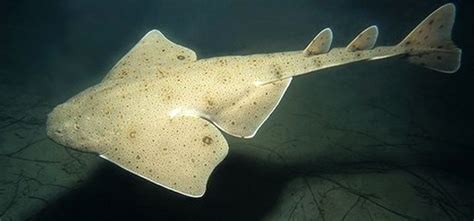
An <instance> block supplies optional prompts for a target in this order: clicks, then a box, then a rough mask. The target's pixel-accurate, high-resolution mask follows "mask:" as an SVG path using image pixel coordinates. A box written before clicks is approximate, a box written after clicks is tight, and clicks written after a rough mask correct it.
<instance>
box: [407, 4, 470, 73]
mask: <svg viewBox="0 0 474 221" xmlns="http://www.w3.org/2000/svg"><path fill="white" fill-rule="evenodd" d="M455 16H456V8H455V6H454V4H446V5H443V6H441V7H440V8H438V9H437V10H436V11H434V12H433V13H431V15H429V16H428V17H427V18H426V19H425V20H423V21H422V22H421V23H420V24H419V25H418V26H417V27H416V28H415V29H414V30H413V31H412V32H411V33H410V34H408V36H407V37H406V38H405V39H404V40H403V41H402V42H401V43H400V44H399V45H398V46H399V47H402V48H405V50H406V51H407V53H408V61H409V62H411V63H414V64H418V65H421V66H424V67H426V68H429V69H433V70H436V71H440V72H444V73H454V72H456V71H457V70H458V69H459V68H460V66H461V49H459V48H458V47H456V45H455V44H454V43H453V41H452V40H451V31H452V28H453V25H454V20H455Z"/></svg>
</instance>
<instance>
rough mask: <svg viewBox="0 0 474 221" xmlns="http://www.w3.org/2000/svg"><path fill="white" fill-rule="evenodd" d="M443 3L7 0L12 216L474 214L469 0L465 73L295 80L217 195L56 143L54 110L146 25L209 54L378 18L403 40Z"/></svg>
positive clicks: (401, 68)
mask: <svg viewBox="0 0 474 221" xmlns="http://www.w3.org/2000/svg"><path fill="white" fill-rule="evenodd" d="M443 3H446V2H445V1H437V0H424V1H413V0H399V1H391V0H390V1H389V0H381V1H375V0H373V1H348V0H332V1H322V0H297V1H282V0H274V1H263V0H254V1H250V0H240V1H238V0H234V1H230V0H222V1H151V0H150V1H127V0H116V1H95V0H81V1H74V0H61V1H59V0H57V1H47V2H46V1H33V0H25V1H2V2H1V5H0V33H1V34H0V220H1V221H8V220H112V219H113V220H326V221H329V220H472V219H473V218H474V190H473V187H474V173H473V170H472V168H473V162H474V160H473V159H474V141H473V137H472V136H473V135H474V128H473V125H474V122H473V113H474V108H473V107H474V105H473V103H474V102H473V95H474V93H473V92H474V90H473V84H474V75H473V73H472V72H473V68H472V67H473V61H472V48H473V45H472V39H473V35H472V27H473V22H472V20H473V16H472V12H473V11H472V8H473V7H472V3H471V2H470V1H457V2H456V4H457V6H458V9H459V10H458V16H457V22H456V25H455V28H454V35H453V38H454V40H455V42H456V43H457V45H458V46H459V47H461V48H462V49H463V60H462V67H461V69H460V70H459V72H457V73H456V74H452V75H447V74H442V73H437V72H434V71H431V70H427V69H423V68H421V67H417V66H413V65H411V64H408V63H406V62H404V60H402V59H390V60H384V61H376V62H365V63H358V64H353V65H348V66H342V67H337V68H333V69H329V70H324V71H320V72H318V73H314V74H310V75H306V76H302V77H298V78H296V79H295V80H294V81H293V83H292V85H291V86H290V88H289V90H288V92H287V94H286V96H285V98H284V99H283V100H282V102H281V105H280V106H279V107H278V108H277V109H276V111H275V112H274V113H273V115H272V116H271V117H270V118H269V120H268V121H267V122H266V123H265V124H264V126H263V127H262V128H261V130H260V131H259V132H258V134H257V136H256V137H255V138H254V139H250V140H243V139H237V138H233V137H230V136H227V138H228V141H229V145H230V153H229V155H228V156H227V158H226V159H225V160H224V161H223V162H222V164H220V165H219V166H218V167H217V169H216V170H215V172H214V173H213V174H212V176H211V178H210V181H209V184H208V190H207V193H206V195H205V196H204V197H203V198H200V199H192V198H187V197H184V196H181V195H178V194H175V193H173V192H170V191H168V190H165V189H164V188H161V187H159V186H155V185H153V184H151V183H149V182H147V181H145V180H143V179H141V178H139V177H136V176H134V175H132V174H129V173H128V172H126V171H124V170H122V169H120V168H118V167H116V166H114V165H112V164H111V163H108V162H106V161H104V160H102V159H100V158H98V157H97V156H95V155H93V154H83V153H79V152H76V151H73V150H70V149H68V148H64V147H62V146H59V145H57V144H55V143H54V142H52V141H51V140H49V139H48V138H47V137H46V134H45V125H44V124H45V120H46V114H47V113H48V112H49V111H50V110H51V109H52V108H53V107H54V106H55V105H57V104H59V103H60V102H63V101H65V99H67V98H68V97H70V96H72V95H74V94H76V93H78V92H80V91H81V90H83V89H84V88H86V87H88V86H91V85H93V84H95V83H98V82H99V81H100V80H101V78H102V77H103V76H104V75H105V73H106V72H107V71H108V69H110V68H111V67H112V66H113V64H114V63H115V62H116V61H117V60H118V59H119V58H120V57H121V56H122V55H123V54H125V53H126V52H127V51H128V49H130V48H131V46H133V44H134V43H135V42H136V41H138V40H139V39H140V38H141V37H142V36H143V35H144V34H145V33H146V32H147V31H148V30H150V29H154V28H157V29H160V30H161V31H162V32H163V33H164V34H165V35H166V36H168V37H169V38H170V39H172V40H173V41H175V42H177V43H180V44H182V45H185V46H187V47H189V48H191V49H193V50H195V51H196V52H197V54H198V56H199V57H200V58H206V57H213V56H222V55H239V54H253V53H263V52H276V51H287V50H300V49H303V48H304V47H305V46H306V44H307V43H308V42H309V41H310V40H311V39H312V37H313V36H314V35H315V34H316V33H317V32H318V31H319V30H322V29H323V28H325V27H331V28H332V29H333V31H334V36H335V38H334V42H333V45H335V46H339V47H343V46H345V45H346V44H347V43H348V42H350V41H351V40H352V38H353V37H354V36H355V35H357V33H358V32H359V31H361V30H362V29H364V28H366V27H367V26H369V25H372V24H376V25H378V26H379V29H380V36H379V37H380V38H379V42H378V45H387V44H395V43H397V42H398V41H400V40H401V39H402V38H403V37H404V36H405V35H406V34H407V33H408V32H409V31H410V30H411V29H412V28H413V27H414V26H415V25H417V24H418V23H419V22H420V21H421V20H422V19H423V18H424V17H425V16H427V15H428V14H429V13H430V12H431V11H433V10H434V9H436V8H437V7H439V6H441V5H442V4H443Z"/></svg>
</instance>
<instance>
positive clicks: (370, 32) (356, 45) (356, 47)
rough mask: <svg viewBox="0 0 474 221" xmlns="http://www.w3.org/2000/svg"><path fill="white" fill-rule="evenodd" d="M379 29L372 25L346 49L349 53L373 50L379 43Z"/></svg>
mask: <svg viewBox="0 0 474 221" xmlns="http://www.w3.org/2000/svg"><path fill="white" fill-rule="evenodd" d="M378 35H379V29H378V28H377V26H375V25H372V26H370V27H368V28H367V29H365V30H364V31H362V32H361V33H360V34H359V35H357V37H356V38H354V40H352V42H351V43H349V45H348V46H347V47H346V49H347V50H349V51H361V50H368V49H372V48H373V47H374V45H375V42H376V41H377V37H378Z"/></svg>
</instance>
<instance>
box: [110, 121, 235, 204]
mask: <svg viewBox="0 0 474 221" xmlns="http://www.w3.org/2000/svg"><path fill="white" fill-rule="evenodd" d="M163 120H164V121H165V122H161V123H160V124H157V123H156V122H141V123H140V124H137V125H134V126H133V128H129V129H127V130H126V131H124V132H123V134H122V135H121V137H122V138H121V139H118V140H117V143H116V146H115V147H112V148H111V150H109V151H108V152H106V153H103V154H102V155H101V157H102V158H105V159H107V160H109V161H111V162H113V163H115V164H117V165H119V166H120V167H122V168H124V169H126V170H128V171H130V172H132V173H134V174H136V175H138V176H141V177H143V178H145V179H147V180H149V181H151V182H153V183H155V184H158V185H160V186H163V187H165V188H167V189H170V190H173V191H175V192H178V193H181V194H184V195H187V196H191V197H201V196H203V195H204V192H205V191H206V185H207V180H208V178H209V176H210V174H211V173H212V171H213V170H214V168H215V167H216V166H217V165H218V164H219V163H220V162H221V161H222V160H223V159H224V158H225V156H226V155H227V151H228V145H227V142H226V140H225V138H224V136H222V134H221V132H220V131H219V130H218V129H217V128H216V127H214V126H213V125H212V124H211V123H209V122H207V121H206V120H204V119H201V118H196V117H189V116H180V117H175V118H171V119H163Z"/></svg>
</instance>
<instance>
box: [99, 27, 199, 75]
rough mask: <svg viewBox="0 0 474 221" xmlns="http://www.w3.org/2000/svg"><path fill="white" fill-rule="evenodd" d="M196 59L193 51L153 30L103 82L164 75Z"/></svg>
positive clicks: (121, 60)
mask: <svg viewBox="0 0 474 221" xmlns="http://www.w3.org/2000/svg"><path fill="white" fill-rule="evenodd" d="M196 59H197V57H196V53H195V52H194V51H193V50H191V49H189V48H186V47H184V46H181V45H178V44H176V43H174V42H172V41H170V40H169V39H168V38H166V37H165V36H164V35H163V34H162V33H161V32H160V31H158V30H151V31H150V32H148V33H147V34H146V35H145V36H144V37H143V38H142V39H141V40H140V41H139V42H138V43H137V44H136V45H135V46H134V47H133V48H132V49H131V50H130V51H129V52H128V53H127V54H126V55H125V56H123V58H122V59H120V61H119V62H117V64H116V65H115V66H114V67H113V68H112V70H110V72H109V73H108V74H107V75H106V76H105V77H104V80H103V81H107V80H116V79H123V78H132V77H135V76H136V75H146V74H156V73H160V74H162V75H164V74H165V73H166V70H167V67H173V66H176V65H182V64H186V63H189V62H193V61H196Z"/></svg>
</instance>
